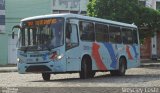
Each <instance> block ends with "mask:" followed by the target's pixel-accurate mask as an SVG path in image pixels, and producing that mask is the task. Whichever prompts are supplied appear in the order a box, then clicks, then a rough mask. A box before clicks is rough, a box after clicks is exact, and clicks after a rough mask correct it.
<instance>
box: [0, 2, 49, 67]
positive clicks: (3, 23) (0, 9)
mask: <svg viewBox="0 0 160 93" xmlns="http://www.w3.org/2000/svg"><path fill="white" fill-rule="evenodd" d="M51 13H52V0H0V65H6V64H16V62H17V60H16V57H17V55H16V43H17V36H16V37H15V39H12V38H11V32H12V27H13V26H14V25H17V24H19V23H20V20H21V19H23V18H25V17H30V16H36V15H44V14H51Z"/></svg>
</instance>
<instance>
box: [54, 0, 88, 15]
mask: <svg viewBox="0 0 160 93" xmlns="http://www.w3.org/2000/svg"><path fill="white" fill-rule="evenodd" d="M88 3H89V0H53V5H52V6H53V7H52V8H53V13H79V12H81V14H86V11H87V4H88Z"/></svg>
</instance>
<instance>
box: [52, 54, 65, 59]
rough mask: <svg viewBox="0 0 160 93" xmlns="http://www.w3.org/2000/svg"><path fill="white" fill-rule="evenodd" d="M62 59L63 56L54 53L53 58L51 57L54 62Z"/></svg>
mask: <svg viewBox="0 0 160 93" xmlns="http://www.w3.org/2000/svg"><path fill="white" fill-rule="evenodd" d="M62 58H63V54H61V55H58V54H57V53H53V54H52V55H51V57H50V59H52V60H60V59H62Z"/></svg>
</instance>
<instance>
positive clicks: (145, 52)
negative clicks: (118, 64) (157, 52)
mask: <svg viewBox="0 0 160 93" xmlns="http://www.w3.org/2000/svg"><path fill="white" fill-rule="evenodd" d="M140 52H141V58H142V59H148V58H151V38H150V37H148V38H145V39H144V42H143V44H141V48H140Z"/></svg>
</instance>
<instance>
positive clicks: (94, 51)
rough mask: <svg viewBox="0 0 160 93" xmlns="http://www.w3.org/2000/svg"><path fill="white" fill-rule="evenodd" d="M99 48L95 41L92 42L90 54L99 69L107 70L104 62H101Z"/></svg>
mask: <svg viewBox="0 0 160 93" xmlns="http://www.w3.org/2000/svg"><path fill="white" fill-rule="evenodd" d="M99 48H100V46H99V45H98V44H96V43H93V46H92V56H93V58H94V60H95V61H96V65H97V67H98V69H99V70H107V68H106V66H105V64H104V63H103V61H102V59H101V56H100V54H99V51H98V50H99Z"/></svg>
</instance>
